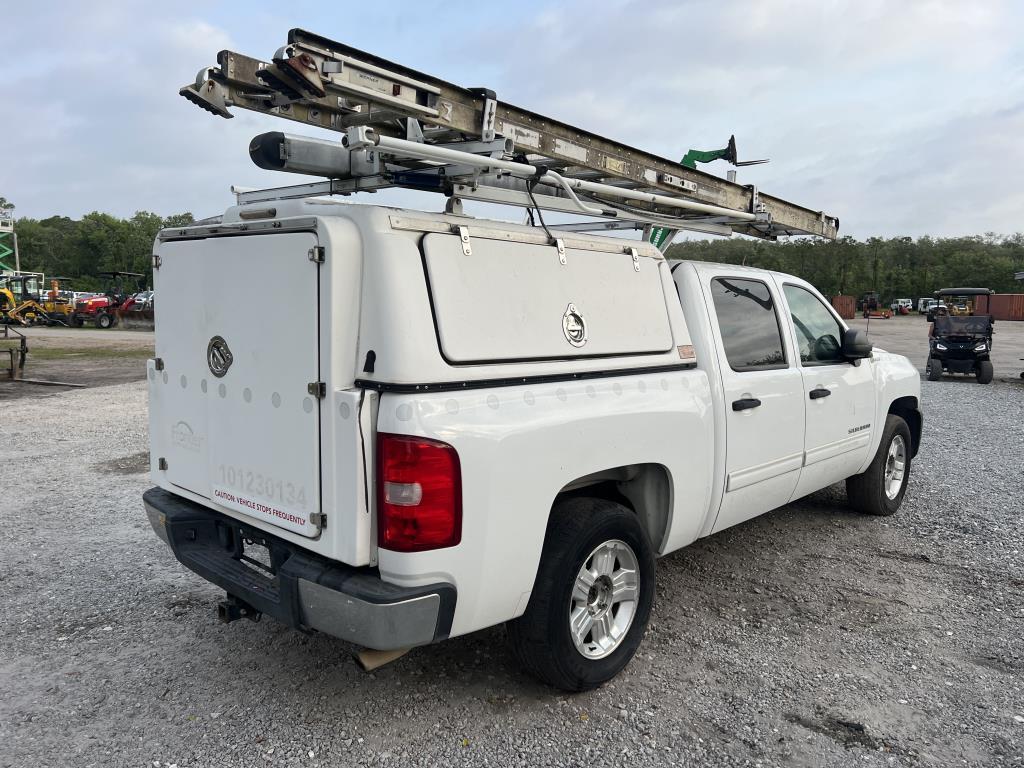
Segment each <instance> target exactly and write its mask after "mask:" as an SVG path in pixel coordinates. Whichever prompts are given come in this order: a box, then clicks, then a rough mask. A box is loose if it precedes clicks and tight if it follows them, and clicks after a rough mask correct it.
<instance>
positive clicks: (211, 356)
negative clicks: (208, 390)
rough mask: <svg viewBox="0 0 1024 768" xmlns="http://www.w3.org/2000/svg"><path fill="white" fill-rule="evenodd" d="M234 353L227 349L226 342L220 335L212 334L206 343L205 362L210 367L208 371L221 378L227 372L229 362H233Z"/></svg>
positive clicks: (229, 365)
mask: <svg viewBox="0 0 1024 768" xmlns="http://www.w3.org/2000/svg"><path fill="white" fill-rule="evenodd" d="M234 360H235V358H234V355H232V354H231V350H230V349H228V343H227V342H226V341H224V339H223V337H221V336H214V337H213V338H212V339H210V343H209V344H207V345H206V364H207V365H208V366H209V367H210V373H212V374H213V375H214V376H216V377H217V378H218V379H219V378H221V377H222V376H223V375H224V374H225V373H227V372H228V368H230V367H231V363H232V362H234Z"/></svg>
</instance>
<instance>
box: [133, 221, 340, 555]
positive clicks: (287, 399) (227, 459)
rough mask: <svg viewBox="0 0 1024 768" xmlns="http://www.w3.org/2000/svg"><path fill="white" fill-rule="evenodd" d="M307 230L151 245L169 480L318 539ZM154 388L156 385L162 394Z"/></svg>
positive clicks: (315, 354) (316, 341)
mask: <svg viewBox="0 0 1024 768" xmlns="http://www.w3.org/2000/svg"><path fill="white" fill-rule="evenodd" d="M316 245H317V238H316V235H315V234H313V233H306V232H297V233H281V234H268V235H248V236H241V237H214V238H207V239H202V240H185V241H171V242H164V243H161V244H160V247H159V255H160V258H161V265H160V268H159V269H158V270H155V275H154V282H155V287H156V290H157V291H158V293H159V294H160V296H161V297H162V300H161V301H160V303H159V304H158V305H157V311H158V313H159V317H158V320H157V336H156V356H157V358H158V359H159V360H160V361H161V362H162V364H163V371H162V372H156V371H154V374H155V376H156V377H158V378H157V380H155V381H154V386H153V387H152V392H151V397H152V398H154V399H155V400H157V401H158V402H157V403H156V405H158V407H159V409H160V411H159V412H160V414H161V418H160V422H161V424H160V428H161V429H166V428H170V431H171V432H170V438H169V440H163V441H161V444H162V445H163V448H162V452H163V454H164V457H165V458H166V465H167V469H166V471H165V474H166V478H167V480H169V482H170V483H172V484H174V485H176V486H178V487H181V488H184V489H186V490H189V491H192V492H193V493H196V494H199V495H200V496H203V497H205V498H207V499H209V500H210V501H211V502H212V506H218V507H223V508H225V509H227V510H230V511H233V512H240V513H242V514H244V515H246V516H248V517H250V518H253V519H254V520H257V521H263V522H265V523H270V524H272V525H274V526H278V527H280V528H284V529H287V530H289V531H294V532H296V533H299V534H301V535H304V536H310V537H312V536H316V535H318V534H319V532H320V525H319V521H320V515H319V513H320V512H321V509H320V507H321V503H322V501H321V491H320V400H319V398H318V397H316V396H315V394H311V393H310V391H309V387H310V384H311V383H313V382H319V381H320V380H321V378H320V329H319V293H320V291H319V280H320V274H319V270H320V265H319V264H318V263H316V262H314V261H312V260H310V258H309V252H310V249H311V248H313V247H315V246H316ZM161 385H162V386H161Z"/></svg>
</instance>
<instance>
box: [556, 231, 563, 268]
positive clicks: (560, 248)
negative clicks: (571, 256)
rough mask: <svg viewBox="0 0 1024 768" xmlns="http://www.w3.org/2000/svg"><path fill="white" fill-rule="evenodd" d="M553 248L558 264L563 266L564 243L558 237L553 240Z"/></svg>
mask: <svg viewBox="0 0 1024 768" xmlns="http://www.w3.org/2000/svg"><path fill="white" fill-rule="evenodd" d="M555 248H557V249H558V263H559V264H562V265H564V264H565V241H564V240H562V238H560V237H556V238H555Z"/></svg>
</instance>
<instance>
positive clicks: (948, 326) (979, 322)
mask: <svg viewBox="0 0 1024 768" xmlns="http://www.w3.org/2000/svg"><path fill="white" fill-rule="evenodd" d="M991 328H992V318H991V317H990V316H989V315H973V316H969V317H951V316H943V315H939V316H937V317H936V318H935V335H936V336H987V335H988V334H989V332H990V331H991Z"/></svg>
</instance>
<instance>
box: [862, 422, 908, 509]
mask: <svg viewBox="0 0 1024 768" xmlns="http://www.w3.org/2000/svg"><path fill="white" fill-rule="evenodd" d="M910 445H911V443H910V428H909V427H908V426H907V422H905V421H904V420H903V419H901V418H900V417H899V416H894V415H893V414H891V413H890V414H889V415H888V416H887V417H886V419H885V429H884V430H883V432H882V440H881V441H880V442H879V444H878V451H877V452H876V453H875V458H874V459H873V460H872V462H871V464H870V465H869V466H868V468H867V469H866V470H865V471H864V472H862V473H861V474H859V475H854V476H853V477H848V478H846V496H847V498H848V499H849V502H850V506H851V507H853V508H854V509H856V510H858V511H860V512H866V513H868V514H869V515H892V514H895V513H896V511H897V510H898V509H899V508H900V504H902V503H903V495H904V494H905V493H906V492H907V483H908V482H909V480H910Z"/></svg>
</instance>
